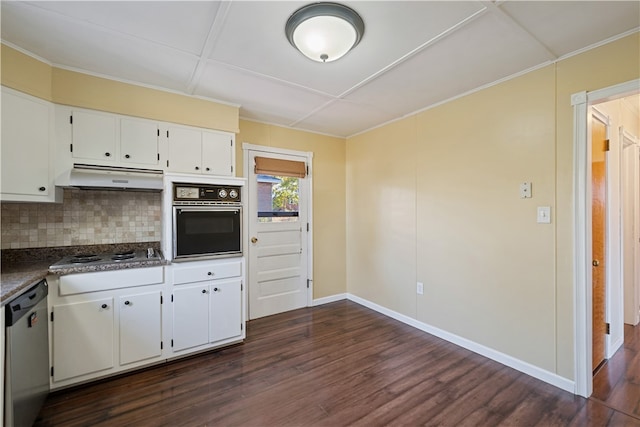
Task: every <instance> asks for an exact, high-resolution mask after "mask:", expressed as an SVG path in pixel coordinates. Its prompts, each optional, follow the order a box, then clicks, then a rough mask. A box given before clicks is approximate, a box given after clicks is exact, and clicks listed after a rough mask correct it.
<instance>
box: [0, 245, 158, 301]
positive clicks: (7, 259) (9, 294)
mask: <svg viewBox="0 0 640 427" xmlns="http://www.w3.org/2000/svg"><path fill="white" fill-rule="evenodd" d="M149 247H151V248H154V249H155V250H156V251H157V252H158V253H159V254H160V256H161V259H160V260H150V261H140V262H131V263H124V264H123V263H118V262H113V263H110V264H100V265H80V266H77V267H70V268H65V269H57V270H55V271H49V266H50V265H51V264H54V263H55V262H57V261H59V260H60V259H62V258H63V257H65V256H68V255H77V254H80V253H87V252H93V253H96V252H97V253H103V252H124V251H127V250H144V249H146V248H149ZM167 264H168V261H166V260H165V259H164V257H162V252H160V244H159V242H145V243H123V244H115V245H91V246H64V247H56V248H33V249H14V250H3V251H2V272H1V273H0V305H2V306H4V305H5V304H6V303H8V302H9V301H11V300H12V299H13V298H14V297H16V296H18V295H19V294H20V293H21V292H22V291H24V290H26V289H28V288H29V287H30V286H32V285H34V284H36V283H37V282H39V281H40V280H42V279H44V278H45V277H46V276H47V275H49V274H57V275H63V274H72V273H88V272H95V271H108V270H121V269H125V268H140V267H151V266H159V265H167Z"/></svg>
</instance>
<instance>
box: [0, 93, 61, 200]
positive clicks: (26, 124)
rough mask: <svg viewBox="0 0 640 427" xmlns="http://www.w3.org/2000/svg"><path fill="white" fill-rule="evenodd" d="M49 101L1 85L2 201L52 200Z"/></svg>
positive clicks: (52, 150) (0, 197)
mask: <svg viewBox="0 0 640 427" xmlns="http://www.w3.org/2000/svg"><path fill="white" fill-rule="evenodd" d="M53 111H54V107H53V104H52V103H50V102H47V101H44V100H42V99H40V98H35V97H33V96H29V95H26V94H24V93H21V92H17V91H14V90H11V89H8V88H5V87H3V88H2V152H1V155H2V162H1V163H2V184H1V187H0V199H1V200H3V201H25V202H54V201H56V196H61V193H56V190H55V188H54V186H53V179H54V165H53V161H54V155H53V153H54V149H55V145H54V141H53Z"/></svg>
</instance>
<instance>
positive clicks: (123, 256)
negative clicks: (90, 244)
mask: <svg viewBox="0 0 640 427" xmlns="http://www.w3.org/2000/svg"><path fill="white" fill-rule="evenodd" d="M135 257H136V254H135V252H134V251H129V252H121V253H116V254H113V255H112V256H111V259H112V260H114V261H125V260H127V259H132V258H135Z"/></svg>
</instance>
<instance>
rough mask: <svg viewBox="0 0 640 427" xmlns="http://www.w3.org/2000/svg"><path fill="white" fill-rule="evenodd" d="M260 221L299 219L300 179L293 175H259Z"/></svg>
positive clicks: (292, 220)
mask: <svg viewBox="0 0 640 427" xmlns="http://www.w3.org/2000/svg"><path fill="white" fill-rule="evenodd" d="M257 180H258V221H259V222H296V221H298V215H299V211H298V200H299V197H300V192H299V182H300V179H299V178H296V177H291V176H274V175H258V176H257Z"/></svg>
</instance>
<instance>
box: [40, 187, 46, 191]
mask: <svg viewBox="0 0 640 427" xmlns="http://www.w3.org/2000/svg"><path fill="white" fill-rule="evenodd" d="M38 190H40V191H44V190H46V188H45V187H40V188H38Z"/></svg>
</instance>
